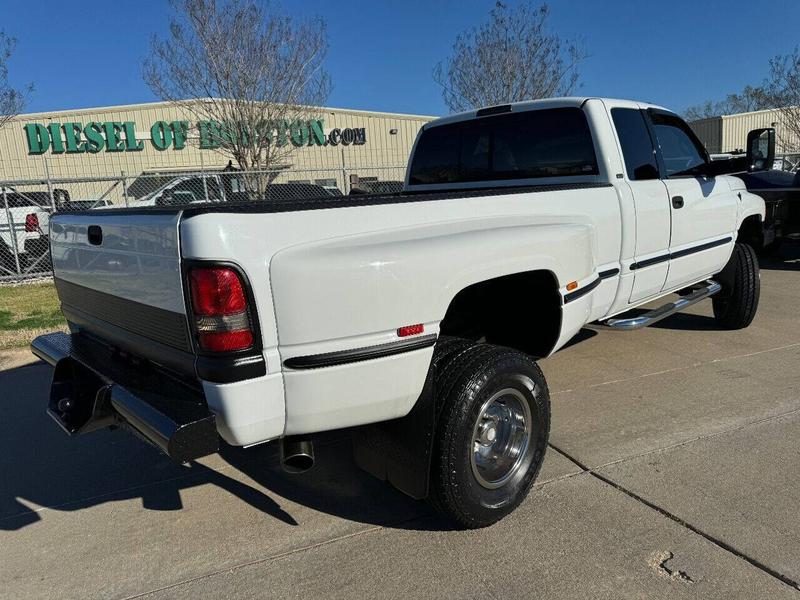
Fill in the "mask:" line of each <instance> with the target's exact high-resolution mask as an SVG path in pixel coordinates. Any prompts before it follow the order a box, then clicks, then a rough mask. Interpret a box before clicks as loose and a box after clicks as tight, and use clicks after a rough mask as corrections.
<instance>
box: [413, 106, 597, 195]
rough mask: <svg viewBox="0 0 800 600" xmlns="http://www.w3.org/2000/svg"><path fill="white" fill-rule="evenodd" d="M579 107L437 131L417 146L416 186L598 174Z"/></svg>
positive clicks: (429, 131) (441, 127)
mask: <svg viewBox="0 0 800 600" xmlns="http://www.w3.org/2000/svg"><path fill="white" fill-rule="evenodd" d="M597 173H598V168H597V158H596V157H595V153H594V144H593V142H592V135H591V132H590V131H589V124H588V123H587V121H586V115H584V113H583V111H582V110H581V109H579V108H555V109H547V110H533V111H525V112H520V113H506V114H503V115H494V116H490V117H484V118H480V119H473V120H469V121H463V122H459V123H452V124H449V125H439V126H438V127H431V128H430V129H427V130H425V131H424V132H423V134H422V136H421V137H420V139H419V142H418V143H417V148H416V150H415V152H414V157H413V162H412V165H411V175H410V178H409V181H410V183H411V184H432V183H464V182H473V181H498V180H502V179H533V178H537V177H559V176H566V175H597Z"/></svg>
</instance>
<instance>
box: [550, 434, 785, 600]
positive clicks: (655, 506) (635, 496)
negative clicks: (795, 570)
mask: <svg viewBox="0 0 800 600" xmlns="http://www.w3.org/2000/svg"><path fill="white" fill-rule="evenodd" d="M549 445H550V447H551V448H553V450H555V451H556V452H558V453H559V454H561V455H562V456H563V457H564V458H566V459H567V460H569V461H571V462H573V463H574V464H575V465H576V466H577V467H579V468H580V469H583V471H584V472H585V473H588V474H589V475H591V476H592V477H594V478H595V479H597V480H598V481H601V482H603V483H605V484H606V485H608V486H611V487H612V488H614V489H615V490H617V491H619V492H622V493H623V494H625V495H626V496H628V497H629V498H631V499H632V500H635V501H636V502H638V503H640V504H643V505H644V506H646V507H648V508H650V509H652V510H654V511H656V512H657V513H659V514H660V515H662V516H664V517H666V518H668V519H669V520H671V521H673V522H674V523H676V524H678V525H680V526H681V527H683V528H684V529H686V530H688V531H691V532H692V533H694V534H696V535H699V536H700V537H702V538H703V539H705V540H706V541H708V542H710V543H712V544H713V545H715V546H717V547H718V548H720V549H721V550H724V551H726V552H728V553H729V554H732V555H733V556H735V557H737V558H739V559H741V560H744V561H745V562H747V563H749V564H750V565H751V566H753V567H755V568H757V569H759V570H760V571H762V572H764V573H766V574H767V575H769V576H771V577H773V578H775V579H777V580H778V581H779V582H781V583H782V584H784V585H786V586H789V587H790V588H792V589H793V590H794V591H798V590H800V582H798V581H795V580H793V579H792V578H790V577H788V576H787V575H784V574H783V573H781V572H780V571H776V570H775V569H773V568H772V567H770V566H768V565H766V564H764V563H762V562H761V561H759V560H757V559H755V558H753V557H751V556H748V555H747V554H745V553H744V552H743V551H742V550H739V549H738V548H736V547H735V546H733V545H731V544H728V543H727V542H724V541H722V540H720V539H718V538H716V537H714V536H713V535H711V534H710V533H706V532H705V531H703V530H702V529H700V528H699V527H697V526H696V525H693V524H692V523H689V522H688V521H686V520H685V519H682V518H681V517H679V516H678V515H676V514H674V513H672V512H670V511H668V510H667V509H666V508H663V507H661V506H659V505H658V504H656V503H655V502H651V501H650V500H648V499H646V498H645V497H643V496H640V495H639V494H637V493H636V492H634V491H633V490H629V489H628V488H626V487H625V486H623V485H622V484H620V483H617V482H616V481H614V480H613V479H611V478H609V477H607V476H605V475H601V474H600V473H597V472H595V471H594V470H593V469H591V468H589V467H587V466H586V465H584V464H583V463H581V462H580V461H579V460H578V459H576V458H574V457H572V456H570V455H569V454H567V453H566V452H564V451H563V450H561V449H560V448H558V447H557V446H554V445H552V444H549Z"/></svg>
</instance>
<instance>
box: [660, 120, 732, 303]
mask: <svg viewBox="0 0 800 600" xmlns="http://www.w3.org/2000/svg"><path fill="white" fill-rule="evenodd" d="M648 113H649V118H650V122H651V124H652V130H653V134H654V136H655V138H656V142H657V145H658V151H659V155H660V162H661V170H662V173H663V177H664V185H665V186H666V188H667V193H668V194H669V199H670V201H669V210H670V214H671V223H672V233H671V236H670V243H669V253H670V261H669V272H668V274H667V281H666V283H665V286H664V287H665V288H669V289H674V288H677V287H680V286H683V285H689V284H692V283H694V282H696V281H697V280H698V278H702V277H706V276H710V275H713V274H714V273H715V272H716V271H719V270H720V269H721V268H722V267H723V266H724V265H725V263H726V261H727V258H728V256H729V255H730V249H731V245H732V244H733V242H734V238H735V233H734V232H735V230H736V219H737V212H738V209H739V207H738V201H737V199H736V196H735V194H734V193H733V192H731V189H730V186H729V185H728V184H727V182H726V181H724V180H723V179H721V178H720V179H717V178H715V177H711V176H707V175H706V173H708V170H707V168H706V167H707V163H708V162H709V159H708V153H707V152H706V149H705V148H704V147H703V145H702V143H701V142H700V140H698V139H697V137H696V136H695V135H694V132H692V130H691V129H690V128H689V126H688V125H687V124H686V123H685V122H684V121H683V119H681V118H680V117H678V116H676V115H674V114H672V113H668V112H666V111H659V110H653V109H651V110H649V111H648Z"/></svg>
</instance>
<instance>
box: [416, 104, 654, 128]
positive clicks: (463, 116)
mask: <svg viewBox="0 0 800 600" xmlns="http://www.w3.org/2000/svg"><path fill="white" fill-rule="evenodd" d="M587 100H602V101H603V102H604V103H605V104H606V106H616V107H625V108H656V109H659V110H668V109H665V108H664V107H663V106H658V105H657V104H650V103H648V102H638V101H636V100H623V99H618V98H600V97H597V96H569V97H563V98H543V99H541V100H528V101H525V102H511V103H509V104H500V105H497V107H500V106H502V107H506V106H510V107H511V109H510V112H523V111H528V110H541V109H545V108H565V107H575V108H580V107H581V106H583V104H584V103H585V102H586V101H587ZM492 108H496V107H492V106H490V107H486V108H481V109H477V110H468V111H465V112H460V113H455V114H452V115H448V116H446V117H440V118H438V119H435V120H433V121H430V122H429V123H426V124H425V125H424V126H423V129H428V128H429V127H436V126H438V125H445V124H447V123H457V122H458V121H467V120H469V119H474V118H475V117H478V116H481V115H480V114H479V113H483V112H484V111H487V112H488V111H490V110H491V109H492ZM504 112H505V111H504ZM489 114H491V113H489Z"/></svg>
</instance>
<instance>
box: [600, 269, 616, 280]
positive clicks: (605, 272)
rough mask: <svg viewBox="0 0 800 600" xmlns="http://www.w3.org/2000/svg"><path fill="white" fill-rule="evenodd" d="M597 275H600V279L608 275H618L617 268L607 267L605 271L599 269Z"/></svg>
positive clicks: (606, 277)
mask: <svg viewBox="0 0 800 600" xmlns="http://www.w3.org/2000/svg"><path fill="white" fill-rule="evenodd" d="M598 275H599V276H600V279H608V278H609V277H614V276H616V275H619V269H616V268H614V269H608V270H607V271H600V272H599V273H598Z"/></svg>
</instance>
